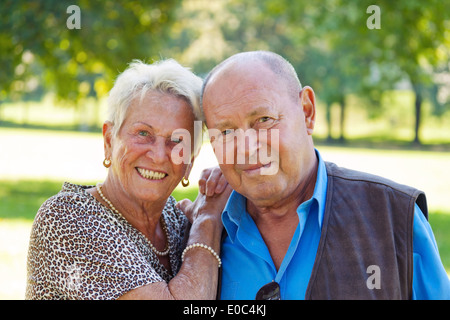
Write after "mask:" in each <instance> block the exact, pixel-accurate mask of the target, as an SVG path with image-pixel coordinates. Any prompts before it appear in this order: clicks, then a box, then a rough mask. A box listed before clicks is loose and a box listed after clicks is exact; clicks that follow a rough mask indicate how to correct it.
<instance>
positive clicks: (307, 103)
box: [300, 86, 316, 135]
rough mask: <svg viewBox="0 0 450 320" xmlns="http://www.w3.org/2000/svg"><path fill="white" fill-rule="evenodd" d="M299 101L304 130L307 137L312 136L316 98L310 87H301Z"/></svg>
mask: <svg viewBox="0 0 450 320" xmlns="http://www.w3.org/2000/svg"><path fill="white" fill-rule="evenodd" d="M300 101H301V104H302V107H303V112H304V114H305V124H306V130H307V132H308V134H309V135H312V134H313V132H314V125H315V122H316V98H315V95H314V91H313V89H312V88H311V87H309V86H305V87H303V89H302V91H300Z"/></svg>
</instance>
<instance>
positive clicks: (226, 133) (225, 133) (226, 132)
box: [222, 129, 233, 136]
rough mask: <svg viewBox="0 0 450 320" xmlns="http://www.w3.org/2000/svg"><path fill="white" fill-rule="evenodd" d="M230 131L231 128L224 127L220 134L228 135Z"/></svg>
mask: <svg viewBox="0 0 450 320" xmlns="http://www.w3.org/2000/svg"><path fill="white" fill-rule="evenodd" d="M232 132H233V130H231V129H226V130H223V131H222V135H224V136H226V135H229V134H230V133H232Z"/></svg>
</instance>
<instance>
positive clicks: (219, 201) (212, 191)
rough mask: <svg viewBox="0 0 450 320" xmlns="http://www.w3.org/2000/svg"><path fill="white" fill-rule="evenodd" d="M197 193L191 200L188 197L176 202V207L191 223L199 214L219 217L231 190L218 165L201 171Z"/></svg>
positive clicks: (214, 217)
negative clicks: (195, 197)
mask: <svg viewBox="0 0 450 320" xmlns="http://www.w3.org/2000/svg"><path fill="white" fill-rule="evenodd" d="M198 184H199V193H198V196H197V199H195V201H194V202H192V201H191V200H189V199H184V200H181V201H180V202H178V203H177V207H178V209H180V210H181V211H183V212H184V214H185V215H186V217H187V218H188V219H189V221H190V222H191V223H193V221H194V220H195V219H196V218H198V217H199V216H201V215H203V216H208V217H211V218H213V219H219V220H220V215H221V213H222V211H223V208H224V207H225V204H226V203H227V201H228V197H229V196H230V193H231V191H232V189H231V187H230V186H229V184H228V182H227V181H226V180H225V177H224V176H223V175H222V172H221V171H220V168H219V167H214V168H209V169H205V170H203V171H202V173H201V176H200V179H199V182H198Z"/></svg>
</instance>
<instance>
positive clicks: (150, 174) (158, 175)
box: [136, 168, 167, 180]
mask: <svg viewBox="0 0 450 320" xmlns="http://www.w3.org/2000/svg"><path fill="white" fill-rule="evenodd" d="M136 170H137V171H138V172H139V174H140V175H141V177H143V178H145V179H150V180H161V179H164V178H165V177H166V176H167V173H164V172H160V171H153V170H148V169H143V168H136Z"/></svg>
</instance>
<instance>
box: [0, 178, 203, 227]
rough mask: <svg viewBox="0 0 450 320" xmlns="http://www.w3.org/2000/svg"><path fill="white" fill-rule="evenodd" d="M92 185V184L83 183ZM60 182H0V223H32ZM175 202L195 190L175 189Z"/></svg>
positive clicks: (192, 194) (195, 191) (190, 197)
mask: <svg viewBox="0 0 450 320" xmlns="http://www.w3.org/2000/svg"><path fill="white" fill-rule="evenodd" d="M84 184H90V185H93V184H94V183H90V182H88V183H84ZM61 186H62V182H61V181H51V180H43V181H41V180H4V181H0V221H1V220H2V219H8V220H10V219H17V220H28V221H30V222H31V221H32V220H33V219H34V216H35V215H36V212H37V211H38V209H39V207H40V206H41V204H42V203H43V202H44V201H45V200H47V199H48V198H50V197H51V196H53V195H55V194H57V193H58V192H59V190H61ZM173 196H174V197H175V199H177V200H181V199H185V198H188V199H191V200H195V198H196V197H197V188H196V187H190V188H177V189H175V191H174V192H173Z"/></svg>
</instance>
